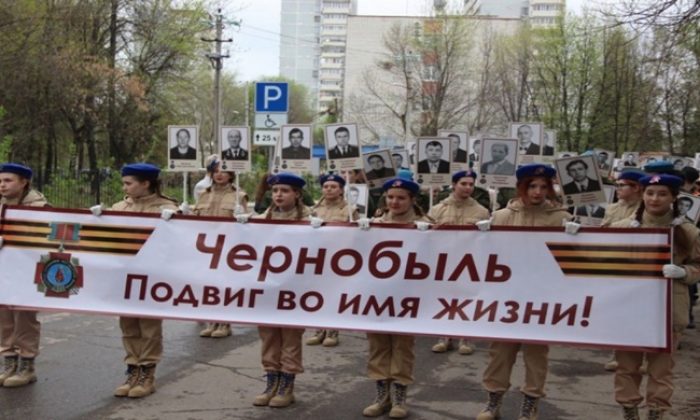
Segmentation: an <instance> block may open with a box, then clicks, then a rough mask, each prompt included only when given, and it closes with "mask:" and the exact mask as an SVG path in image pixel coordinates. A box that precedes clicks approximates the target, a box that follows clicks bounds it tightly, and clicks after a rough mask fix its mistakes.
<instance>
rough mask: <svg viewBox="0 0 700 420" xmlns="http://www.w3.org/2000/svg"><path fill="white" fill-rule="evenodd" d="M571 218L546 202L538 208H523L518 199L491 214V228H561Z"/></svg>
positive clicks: (567, 213)
mask: <svg viewBox="0 0 700 420" xmlns="http://www.w3.org/2000/svg"><path fill="white" fill-rule="evenodd" d="M571 218H572V216H571V214H569V212H567V211H566V210H564V209H562V208H561V207H559V206H557V205H555V204H554V203H552V202H549V201H546V202H545V203H544V204H542V205H539V206H525V205H524V204H523V202H522V201H521V200H520V199H519V198H516V199H513V200H510V202H508V206H506V208H504V209H501V210H498V211H496V212H494V213H493V221H492V222H491V224H492V225H493V226H527V227H561V226H562V225H563V221H564V219H566V220H567V221H568V220H571Z"/></svg>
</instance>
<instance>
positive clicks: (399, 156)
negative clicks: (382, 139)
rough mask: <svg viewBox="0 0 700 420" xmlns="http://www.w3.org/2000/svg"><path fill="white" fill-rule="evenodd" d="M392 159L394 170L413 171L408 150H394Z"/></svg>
mask: <svg viewBox="0 0 700 420" xmlns="http://www.w3.org/2000/svg"><path fill="white" fill-rule="evenodd" d="M391 159H392V160H393V161H394V168H396V170H397V171H398V170H399V169H409V170H410V169H411V164H410V163H409V162H410V160H409V157H408V150H406V149H392V150H391Z"/></svg>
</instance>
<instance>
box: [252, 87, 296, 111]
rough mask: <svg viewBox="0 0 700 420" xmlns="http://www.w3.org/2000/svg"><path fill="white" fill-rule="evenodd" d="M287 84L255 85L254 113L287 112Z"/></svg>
mask: <svg viewBox="0 0 700 420" xmlns="http://www.w3.org/2000/svg"><path fill="white" fill-rule="evenodd" d="M288 111H289V84H288V83H286V82H259V83H256V84H255V112H288Z"/></svg>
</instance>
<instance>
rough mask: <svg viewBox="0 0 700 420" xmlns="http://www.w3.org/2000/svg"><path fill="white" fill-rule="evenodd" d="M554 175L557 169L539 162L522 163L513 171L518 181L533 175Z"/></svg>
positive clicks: (547, 176)
mask: <svg viewBox="0 0 700 420" xmlns="http://www.w3.org/2000/svg"><path fill="white" fill-rule="evenodd" d="M556 175H557V171H556V170H555V169H554V168H551V167H549V166H547V165H543V164H541V163H531V164H529V165H523V166H521V167H519V168H518V170H517V171H515V176H516V177H517V178H518V181H520V180H522V179H525V178H531V177H534V176H541V177H544V178H554V177H555V176H556Z"/></svg>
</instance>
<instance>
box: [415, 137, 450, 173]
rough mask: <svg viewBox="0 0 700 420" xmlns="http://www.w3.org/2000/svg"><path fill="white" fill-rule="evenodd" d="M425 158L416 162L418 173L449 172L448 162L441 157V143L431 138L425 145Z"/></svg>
mask: <svg viewBox="0 0 700 420" xmlns="http://www.w3.org/2000/svg"><path fill="white" fill-rule="evenodd" d="M425 156H426V158H425V159H423V160H421V161H420V162H418V173H421V174H428V173H430V174H449V173H450V162H448V161H446V160H445V159H443V158H442V143H440V142H439V141H436V140H433V141H429V142H427V143H426V145H425Z"/></svg>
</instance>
